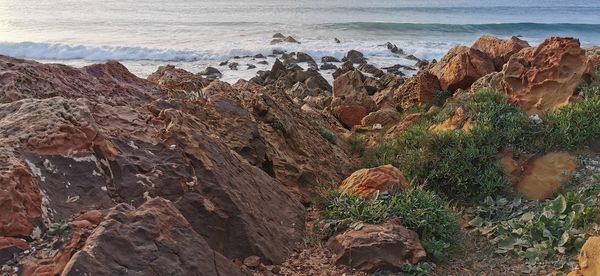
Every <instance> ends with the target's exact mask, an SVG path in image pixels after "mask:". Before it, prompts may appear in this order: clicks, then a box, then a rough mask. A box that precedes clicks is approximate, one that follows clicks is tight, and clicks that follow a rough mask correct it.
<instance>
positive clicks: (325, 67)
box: [319, 62, 338, 70]
mask: <svg viewBox="0 0 600 276" xmlns="http://www.w3.org/2000/svg"><path fill="white" fill-rule="evenodd" d="M319 69H321V70H336V69H338V67H337V66H336V65H335V64H331V63H326V62H324V63H322V64H321V67H319Z"/></svg>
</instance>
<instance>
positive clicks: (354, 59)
mask: <svg viewBox="0 0 600 276" xmlns="http://www.w3.org/2000/svg"><path fill="white" fill-rule="evenodd" d="M342 61H349V62H351V63H354V64H361V63H366V62H367V59H366V58H365V55H363V53H361V52H359V51H356V50H350V51H348V53H346V55H345V56H344V58H342Z"/></svg>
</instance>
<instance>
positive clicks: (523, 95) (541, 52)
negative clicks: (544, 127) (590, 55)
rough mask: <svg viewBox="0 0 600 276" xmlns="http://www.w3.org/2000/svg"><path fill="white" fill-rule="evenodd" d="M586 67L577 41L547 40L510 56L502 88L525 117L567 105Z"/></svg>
mask: <svg viewBox="0 0 600 276" xmlns="http://www.w3.org/2000/svg"><path fill="white" fill-rule="evenodd" d="M588 66H589V64H588V62H587V58H586V56H585V51H584V50H583V49H581V47H580V44H579V40H577V39H573V38H558V37H553V38H549V39H547V40H546V41H544V42H543V43H542V44H540V45H539V46H538V47H537V48H527V49H524V50H522V51H520V52H519V53H517V54H515V55H513V56H512V57H511V58H510V60H509V61H508V63H507V64H506V65H505V67H504V69H503V70H502V72H501V74H502V75H501V79H502V81H501V88H502V89H503V90H504V91H505V92H506V93H507V94H508V96H509V98H510V101H511V102H512V103H514V104H517V105H519V106H520V107H521V108H522V109H523V110H524V111H525V112H526V113H527V114H535V113H538V114H539V113H543V112H546V111H551V110H554V109H556V108H558V107H561V106H563V105H566V104H568V103H569V100H570V99H571V96H572V95H573V93H574V92H575V89H576V88H577V86H578V85H579V83H580V82H581V78H582V76H583V75H584V74H585V73H586V72H588V70H589V67H588Z"/></svg>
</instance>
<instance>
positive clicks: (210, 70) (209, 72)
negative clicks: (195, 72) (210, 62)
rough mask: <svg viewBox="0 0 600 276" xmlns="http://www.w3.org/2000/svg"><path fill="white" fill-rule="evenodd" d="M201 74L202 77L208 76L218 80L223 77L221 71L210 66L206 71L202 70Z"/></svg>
mask: <svg viewBox="0 0 600 276" xmlns="http://www.w3.org/2000/svg"><path fill="white" fill-rule="evenodd" d="M199 74H200V75H202V76H207V78H209V79H218V78H221V77H222V76H223V74H221V71H219V69H217V68H214V67H210V66H209V67H206V69H204V70H202V71H201V72H200V73H199Z"/></svg>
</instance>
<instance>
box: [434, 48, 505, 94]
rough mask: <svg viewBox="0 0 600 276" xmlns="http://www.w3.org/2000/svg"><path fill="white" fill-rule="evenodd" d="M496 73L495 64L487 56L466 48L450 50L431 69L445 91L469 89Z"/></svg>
mask: <svg viewBox="0 0 600 276" xmlns="http://www.w3.org/2000/svg"><path fill="white" fill-rule="evenodd" d="M495 71H496V67H495V65H494V62H493V61H492V59H491V58H490V57H489V56H488V55H487V54H485V53H483V52H481V51H479V50H477V49H474V48H469V47H465V46H458V47H455V48H452V49H450V51H448V53H447V54H446V55H445V56H444V57H443V58H442V59H441V60H440V62H438V63H436V64H434V65H433V66H432V67H431V69H430V72H431V73H432V74H434V75H435V76H437V78H438V79H439V81H440V87H441V89H442V90H444V91H455V90H456V89H459V88H462V89H468V88H469V87H470V86H471V84H473V83H474V82H475V81H476V80H477V79H479V78H481V77H483V76H485V75H487V74H489V73H492V72H495Z"/></svg>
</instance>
